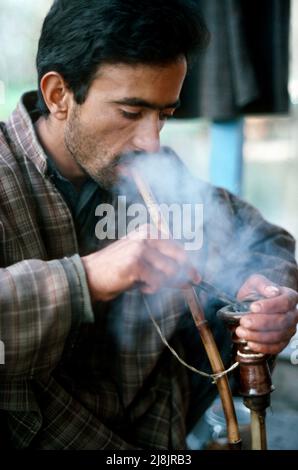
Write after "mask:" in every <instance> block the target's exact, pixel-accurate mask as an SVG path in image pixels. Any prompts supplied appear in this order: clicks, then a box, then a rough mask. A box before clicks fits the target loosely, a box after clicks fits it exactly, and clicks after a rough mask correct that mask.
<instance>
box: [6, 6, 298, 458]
mask: <svg viewBox="0 0 298 470" xmlns="http://www.w3.org/2000/svg"><path fill="white" fill-rule="evenodd" d="M206 38H207V33H206V30H205V27H204V25H203V23H202V21H201V20H200V17H199V14H198V12H197V9H196V7H195V5H194V4H193V3H192V2H188V1H185V0H154V1H153V0H150V1H149V0H137V1H136V0H92V1H90V0H88V2H87V1H82V0H80V1H79V0H72V1H62V0H57V1H55V2H54V5H53V7H52V8H51V10H50V12H49V14H48V15H47V17H46V19H45V22H44V25H43V29H42V32H41V38H40V42H39V49H38V55H37V69H38V78H39V90H38V102H37V96H36V94H35V93H29V94H26V95H25V96H24V97H23V99H22V101H21V102H20V104H19V106H18V108H17V109H16V111H15V112H14V113H13V114H12V116H11V117H10V119H9V120H8V122H7V123H6V124H3V125H2V133H1V135H0V156H1V189H0V194H1V216H0V221H1V254H0V259H1V266H2V267H1V271H0V282H1V298H0V308H1V318H0V322H1V323H0V335H1V340H2V341H3V343H4V344H5V365H3V366H0V367H1V369H0V374H1V375H0V380H1V387H0V397H1V398H0V403H1V410H2V414H1V419H2V428H3V434H4V435H5V436H6V438H7V439H8V441H9V445H10V446H12V447H14V448H31V449H136V448H142V449H145V448H151V449H153V448H154V449H183V448H185V439H186V435H187V432H188V431H189V429H190V427H191V426H192V425H193V424H194V422H195V420H196V419H198V417H199V416H200V414H202V412H203V411H204V409H206V407H207V406H208V404H209V403H210V401H211V399H212V398H213V397H214V394H215V387H214V385H210V383H209V382H208V381H206V379H205V378H204V379H202V378H199V377H197V376H195V375H194V374H192V373H189V372H188V371H187V369H186V368H185V367H183V366H182V365H181V364H180V363H179V362H178V361H177V360H176V358H175V357H173V356H172V355H171V353H170V352H169V351H168V350H167V348H166V347H165V346H164V344H163V343H162V341H161V340H160V338H159V336H158V334H157V332H156V330H155V328H154V326H153V324H152V322H151V320H150V318H149V316H148V314H147V312H146V309H145V308H144V299H147V301H148V303H150V305H152V303H153V306H154V308H155V309H156V312H157V321H158V322H159V324H160V325H161V326H162V330H163V334H164V335H165V336H166V337H167V339H168V340H169V341H170V342H171V344H172V346H173V347H174V349H175V350H176V351H177V352H178V354H180V355H181V356H183V357H184V358H185V359H187V360H188V361H189V362H191V363H192V364H193V365H197V366H198V367H200V368H203V369H206V368H207V362H208V361H207V360H206V356H205V355H204V352H203V351H202V348H201V345H200V343H199V340H198V338H197V336H196V333H197V332H196V330H195V327H194V325H193V323H192V322H188V321H187V320H185V321H180V320H181V319H182V318H185V316H186V315H187V312H185V307H184V304H183V303H182V302H181V298H180V296H179V295H178V294H177V295H174V296H173V295H172V294H171V293H173V292H174V291H175V289H173V287H181V286H182V285H184V284H185V283H187V282H189V281H191V282H193V283H196V284H199V282H200V276H201V275H202V274H204V275H206V276H209V279H213V280H214V282H215V283H217V284H218V285H221V286H223V287H224V288H228V287H229V290H230V292H231V293H233V294H237V295H238V297H239V298H244V297H246V296H247V295H248V294H250V293H251V292H259V293H260V294H261V295H262V296H264V297H265V299H264V300H261V301H258V302H256V303H255V304H254V305H253V307H252V310H253V311H254V312H258V315H256V314H255V313H251V314H249V315H248V316H247V317H246V319H244V320H243V322H242V325H241V328H239V329H238V333H239V336H241V337H245V338H246V339H247V340H248V341H249V343H250V346H251V347H252V348H253V349H254V350H256V351H260V352H264V353H268V354H277V353H278V352H279V351H281V350H282V349H283V347H284V346H285V345H286V344H287V343H288V341H289V339H290V337H291V336H292V335H293V334H294V331H295V327H296V323H297V311H296V303H297V293H296V292H295V289H297V270H296V265H295V261H294V255H293V250H294V241H293V239H292V238H291V237H290V236H289V235H288V234H287V233H286V232H284V231H283V230H281V229H279V228H277V227H274V226H271V225H270V224H267V223H266V222H265V221H264V220H263V219H262V218H261V216H260V215H259V214H258V213H257V212H256V211H255V210H254V209H252V208H251V207H249V206H247V205H245V204H244V203H243V202H240V201H238V200H236V199H234V198H233V197H232V196H231V195H229V194H227V193H225V192H224V191H221V190H212V191H210V188H209V187H208V186H207V185H204V184H203V183H200V182H197V185H198V187H200V191H199V192H201V193H202V194H203V196H202V198H203V201H204V204H205V205H206V206H207V207H208V208H209V207H210V217H211V216H212V217H213V215H214V214H216V213H217V215H218V214H219V212H220V211H221V212H222V211H223V210H224V209H226V210H227V213H229V214H230V216H231V217H230V220H229V221H228V220H227V221H226V222H227V223H226V226H225V227H220V232H221V234H222V238H221V242H222V247H224V249H225V250H227V249H228V246H230V245H231V244H232V245H233V253H234V255H233V256H232V255H231V257H230V259H229V260H225V259H223V258H222V256H219V255H218V253H219V252H220V253H221V254H222V252H221V250H220V247H219V242H218V239H216V237H215V236H214V233H215V228H216V225H217V222H218V219H217V218H214V219H212V217H211V220H210V221H209V222H208V224H207V226H206V227H205V228H204V230H205V234H204V235H205V240H206V241H204V246H203V249H202V250H201V252H200V253H199V255H198V257H199V259H200V262H199V263H197V264H196V265H195V266H193V263H191V262H190V261H189V256H188V254H187V253H186V251H185V250H184V249H183V248H182V246H181V245H180V244H178V243H175V242H173V241H170V240H161V239H155V240H154V239H150V238H149V237H147V228H146V227H145V228H144V227H143V228H142V229H141V230H139V231H138V230H135V231H133V232H131V233H129V234H128V235H127V236H125V237H122V238H121V239H120V240H117V241H115V242H113V243H110V244H108V246H105V245H104V244H101V243H100V242H99V240H98V239H96V236H95V226H96V222H97V220H96V217H95V211H96V208H97V206H98V205H99V204H101V203H102V202H106V201H111V200H113V195H112V187H113V186H114V185H115V184H116V183H117V179H118V174H119V165H118V163H119V159H120V157H121V155H122V154H126V153H128V152H136V157H135V158H137V154H138V152H150V153H152V152H157V151H158V150H159V146H160V142H159V133H160V131H161V128H162V127H163V125H164V122H165V120H166V119H167V118H168V117H170V116H171V115H173V113H174V111H175V108H176V106H177V105H178V102H179V93H180V90H181V86H182V83H183V80H184V77H185V74H186V71H187V61H188V59H189V57H190V55H191V54H192V53H193V52H194V51H195V50H196V49H197V48H198V47H201V46H203V45H204V43H205V42H206ZM171 156H172V157H173V159H175V158H176V157H174V156H173V155H172V154H171V153H169V154H168V157H171ZM180 167H181V175H182V174H183V175H182V176H183V178H184V177H185V178H187V179H186V180H185V181H191V178H190V177H189V179H188V176H187V173H186V170H184V169H183V167H182V165H180ZM208 188H209V189H208ZM211 195H216V200H215V208H213V205H211V200H210V197H211ZM208 211H209V209H208ZM212 214H213V215H212ZM242 227H248V228H249V234H250V235H249V236H247V237H246V239H245V248H244V247H240V246H239V243H237V237H238V232H239V231H240V229H241V228H242ZM245 233H246V234H247V233H248V232H245ZM241 254H242V255H243V256H242V257H241ZM236 267H237V279H234V281H233V282H229V283H227V277H228V274H229V273H231V274H232V273H233V272H234V270H235V269H236ZM265 276H267V277H265ZM225 280H226V282H225ZM169 286H170V288H169V289H166V288H165V287H169ZM175 292H178V291H175ZM149 294H150V295H149ZM216 302H217V300H216V299H211V298H206V299H205V300H204V305H205V307H206V311H207V314H208V316H209V318H210V321H211V324H212V325H213V326H215V327H216V328H215V333H216V336H217V340H218V342H219V345H220V347H221V348H222V350H223V352H224V351H225V350H226V349H225V348H226V344H227V341H226V340H227V336H226V335H224V334H223V333H222V331H223V330H221V326H220V325H219V324H217V323H218V322H217V320H216V316H215V311H216V309H217V308H218V306H219V304H218V302H217V303H216ZM146 305H147V304H146ZM194 336H195V337H194Z"/></svg>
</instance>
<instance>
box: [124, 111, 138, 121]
mask: <svg viewBox="0 0 298 470" xmlns="http://www.w3.org/2000/svg"><path fill="white" fill-rule="evenodd" d="M121 114H122V116H123V117H125V118H126V119H132V120H133V119H138V118H139V117H140V116H141V113H140V112H139V113H129V112H128V111H123V110H122V111H121Z"/></svg>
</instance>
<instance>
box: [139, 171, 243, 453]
mask: <svg viewBox="0 0 298 470" xmlns="http://www.w3.org/2000/svg"><path fill="white" fill-rule="evenodd" d="M130 172H131V176H132V178H133V180H134V182H135V184H136V186H137V188H138V191H139V193H140V195H141V196H142V198H143V200H144V202H145V204H146V206H147V209H148V211H149V214H150V217H151V219H152V221H153V223H154V225H155V226H156V228H157V229H158V230H159V231H160V233H162V234H164V235H165V236H166V237H167V238H170V237H171V234H170V229H169V227H168V224H167V221H166V220H165V218H164V216H163V214H162V212H161V210H160V208H159V206H158V203H157V202H156V200H155V198H154V196H153V194H152V192H151V190H150V188H149V186H148V184H147V183H146V182H145V181H144V179H143V178H142V176H141V175H140V174H139V172H138V171H137V170H136V169H134V168H131V169H130ZM182 291H183V295H184V298H185V300H186V303H187V305H188V307H189V309H190V312H191V314H192V317H193V320H194V322H195V324H196V327H197V329H198V331H199V333H200V336H201V339H202V342H203V345H204V347H205V350H206V353H207V356H208V359H209V361H210V365H211V368H212V371H213V373H214V374H217V373H220V372H223V371H224V370H225V368H224V364H223V362H222V359H221V356H220V353H219V351H218V348H217V345H216V343H215V340H214V337H213V334H212V332H211V330H210V328H209V325H208V323H207V320H206V319H205V315H204V312H203V309H202V307H201V305H200V302H199V299H198V297H197V295H196V292H195V290H194V288H193V287H192V286H189V287H188V288H186V289H182ZM216 384H217V387H218V392H219V395H220V398H221V401H222V406H223V411H224V414H225V418H226V423H227V436H228V442H229V446H230V448H231V449H236V448H237V449H240V448H241V438H240V433H239V427H238V422H237V417H236V413H235V408H234V403H233V398H232V393H231V389H230V385H229V381H228V378H227V376H226V375H223V376H222V377H220V378H218V379H217V380H216Z"/></svg>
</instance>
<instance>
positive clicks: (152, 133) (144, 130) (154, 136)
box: [133, 122, 160, 153]
mask: <svg viewBox="0 0 298 470" xmlns="http://www.w3.org/2000/svg"><path fill="white" fill-rule="evenodd" d="M159 134H160V127H159V125H158V123H156V122H147V123H140V125H139V126H138V128H137V129H136V132H135V136H134V139H133V146H134V149H135V150H139V151H142V152H147V153H155V152H158V151H159V150H160V137H159Z"/></svg>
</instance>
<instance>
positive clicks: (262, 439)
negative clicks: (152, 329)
mask: <svg viewBox="0 0 298 470" xmlns="http://www.w3.org/2000/svg"><path fill="white" fill-rule="evenodd" d="M125 173H127V172H126V171H125ZM129 174H130V177H131V178H132V179H133V181H134V183H135V185H136V187H137V189H138V191H139V193H140V195H141V196H142V198H143V200H144V203H145V205H146V207H147V210H148V212H149V214H150V217H151V220H152V221H153V223H154V225H155V226H156V227H157V228H158V230H159V231H160V233H162V234H164V235H166V236H167V237H171V234H170V229H169V226H168V224H167V221H166V220H165V218H164V217H163V214H162V212H161V210H160V207H159V205H158V202H157V201H156V199H155V197H154V195H153V194H152V191H151V188H150V187H149V185H148V183H147V182H146V181H145V180H144V178H143V176H142V175H141V174H140V173H139V171H138V170H136V169H135V168H130V169H129ZM196 288H199V289H202V290H204V291H206V292H209V293H212V294H213V295H214V296H216V297H217V298H218V299H219V300H222V301H223V302H224V303H225V304H226V306H225V307H224V308H222V309H221V310H219V312H218V317H219V318H221V319H222V320H223V321H224V322H225V324H226V326H227V327H228V328H229V330H230V331H231V333H232V342H233V345H234V347H233V349H234V352H235V360H236V362H237V363H238V364H239V393H240V395H242V396H243V400H244V404H245V406H246V407H248V408H249V409H250V412H251V436H252V439H251V441H252V449H254V450H264V449H266V448H267V440H266V426H265V415H266V408H267V407H268V406H270V393H271V392H272V390H273V389H274V388H273V386H272V383H271V376H270V370H269V366H268V363H267V357H266V356H265V355H264V354H260V353H255V352H254V351H252V350H250V349H249V348H248V346H247V343H246V342H245V340H242V339H240V338H238V337H237V336H236V334H235V330H236V328H237V326H238V325H239V322H240V319H241V316H242V315H245V314H246V313H248V312H249V305H250V303H251V302H246V301H244V302H239V301H237V300H236V299H235V298H232V297H230V296H228V295H227V294H225V293H223V292H220V291H219V290H218V289H217V288H215V287H214V286H213V285H211V284H209V283H208V282H206V281H205V280H203V281H201V283H200V284H199V285H198V286H196ZM181 291H182V293H183V296H184V298H185V301H186V304H187V305H188V307H189V309H190V312H191V314H192V317H193V320H194V323H195V325H196V327H197V329H198V331H199V334H200V336H201V339H202V342H203V345H204V347H205V350H206V353H207V356H208V359H209V362H210V365H211V368H212V371H213V375H214V376H215V382H216V385H217V388H218V392H219V396H220V399H221V402H222V407H223V412H224V415H225V420H226V423H227V439H228V445H229V448H230V449H231V450H239V449H241V446H242V441H241V436H240V432H239V426H238V422H237V416H236V412H235V407H234V402H233V397H232V392H231V389H230V385H229V381H228V378H227V375H226V371H225V368H224V365H223V362H222V359H221V356H220V353H219V350H218V348H217V345H216V343H215V340H214V337H213V334H212V332H211V329H210V327H209V325H208V322H207V320H206V318H205V315H204V312H203V309H202V306H201V303H200V301H199V298H198V296H197V294H196V291H195V288H194V285H192V284H191V283H190V284H189V286H188V287H187V288H184V289H181ZM253 300H256V299H251V301H253Z"/></svg>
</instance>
